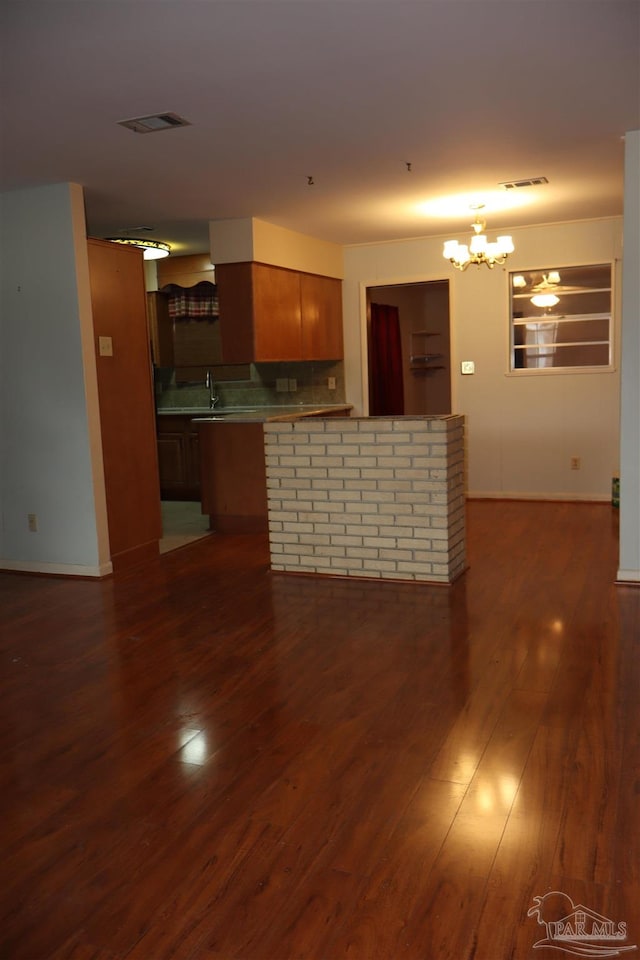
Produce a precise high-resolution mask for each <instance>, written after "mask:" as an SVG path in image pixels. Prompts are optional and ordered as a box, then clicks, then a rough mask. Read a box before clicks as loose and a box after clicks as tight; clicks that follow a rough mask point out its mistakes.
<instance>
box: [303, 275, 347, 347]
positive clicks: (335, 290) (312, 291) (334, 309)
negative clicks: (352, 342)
mask: <svg viewBox="0 0 640 960" xmlns="http://www.w3.org/2000/svg"><path fill="white" fill-rule="evenodd" d="M300 303H301V309H302V354H303V359H305V360H340V359H341V358H342V356H343V353H344V347H343V344H342V280H337V279H336V278H335V277H319V276H316V275H315V274H312V273H301V274H300Z"/></svg>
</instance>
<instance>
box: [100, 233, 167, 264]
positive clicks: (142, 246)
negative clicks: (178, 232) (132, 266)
mask: <svg viewBox="0 0 640 960" xmlns="http://www.w3.org/2000/svg"><path fill="white" fill-rule="evenodd" d="M107 239H108V240H110V241H111V243H121V244H124V246H127V247H137V248H138V250H142V256H143V259H144V260H161V259H162V258H163V257H168V256H169V254H170V253H171V247H170V246H169V244H168V243H163V242H162V241H161V240H147V239H144V240H143V239H139V238H136V237H107Z"/></svg>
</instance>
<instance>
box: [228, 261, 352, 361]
mask: <svg viewBox="0 0 640 960" xmlns="http://www.w3.org/2000/svg"><path fill="white" fill-rule="evenodd" d="M216 279H217V285H218V299H219V308H220V326H221V336H222V354H223V359H224V362H225V363H247V362H251V361H254V362H268V361H288V360H294V361H295V360H337V359H340V358H341V357H342V355H343V346H342V282H341V281H340V280H337V279H335V278H333V277H321V276H316V275H315V274H307V273H300V272H298V271H296V270H287V269H284V268H283V267H273V266H269V265H267V264H262V263H229V264H220V265H219V266H217V267H216Z"/></svg>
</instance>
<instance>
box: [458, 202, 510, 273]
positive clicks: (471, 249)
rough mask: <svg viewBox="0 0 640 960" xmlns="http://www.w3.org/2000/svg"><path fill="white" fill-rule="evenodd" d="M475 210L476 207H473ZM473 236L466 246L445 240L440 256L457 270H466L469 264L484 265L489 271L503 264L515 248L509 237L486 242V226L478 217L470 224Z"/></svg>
mask: <svg viewBox="0 0 640 960" xmlns="http://www.w3.org/2000/svg"><path fill="white" fill-rule="evenodd" d="M473 209H475V210H477V209H478V205H475V206H474V208H473ZM471 226H472V228H473V236H472V237H471V239H470V241H469V243H468V244H464V243H459V242H458V241H457V240H445V243H444V248H443V251H442V256H443V257H444V258H445V260H448V261H449V262H450V263H452V264H453V266H454V267H456V269H458V270H466V269H467V267H468V266H469V264H470V263H475V264H477V265H480V264H481V263H484V264H485V266H487V267H488V268H489V269H490V270H493V268H494V266H495V265H496V263H498V264H502V263H504V262H505V260H506V259H507V257H508V256H509V254H510V253H513V251H514V249H515V247H514V245H513V240H512V239H511V237H510V236H507V235H503V236H501V237H498V239H497V240H488V239H487V236H486V234H485V232H484V230H485V227H486V224H485V221H484V220H482V219H481V218H480V217H479V216H476V219H475V220H474V221H473V223H472V224H471Z"/></svg>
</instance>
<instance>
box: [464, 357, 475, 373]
mask: <svg viewBox="0 0 640 960" xmlns="http://www.w3.org/2000/svg"><path fill="white" fill-rule="evenodd" d="M460 372H461V373H475V372H476V365H475V363H474V362H473V360H463V361H462V363H461V364H460Z"/></svg>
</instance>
